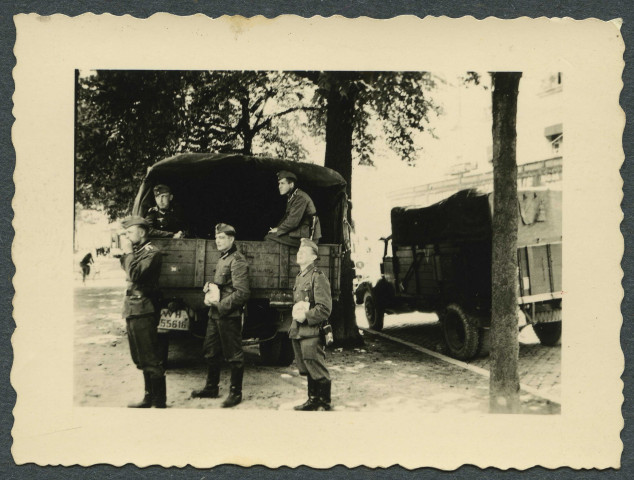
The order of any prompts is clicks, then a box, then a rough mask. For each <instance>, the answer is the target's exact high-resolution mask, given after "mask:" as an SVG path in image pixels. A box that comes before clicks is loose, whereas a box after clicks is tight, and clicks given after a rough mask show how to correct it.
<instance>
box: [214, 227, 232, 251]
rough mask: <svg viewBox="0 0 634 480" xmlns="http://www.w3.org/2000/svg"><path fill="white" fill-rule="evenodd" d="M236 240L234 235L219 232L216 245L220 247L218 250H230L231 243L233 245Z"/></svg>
mask: <svg viewBox="0 0 634 480" xmlns="http://www.w3.org/2000/svg"><path fill="white" fill-rule="evenodd" d="M234 240H235V238H234V237H232V236H231V235H227V234H226V233H224V232H221V233H217V234H216V247H218V250H220V251H221V252H222V251H225V250H229V249H230V248H231V245H233V241H234Z"/></svg>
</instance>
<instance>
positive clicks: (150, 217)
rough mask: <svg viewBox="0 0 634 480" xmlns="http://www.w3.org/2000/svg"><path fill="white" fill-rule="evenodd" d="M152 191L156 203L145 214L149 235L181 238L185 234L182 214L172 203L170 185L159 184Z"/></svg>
mask: <svg viewBox="0 0 634 480" xmlns="http://www.w3.org/2000/svg"><path fill="white" fill-rule="evenodd" d="M153 191H154V201H155V202H156V205H155V206H154V207H152V208H150V209H149V210H148V212H147V214H146V216H145V219H146V220H147V221H148V222H149V224H150V237H151V238H183V237H185V236H187V234H186V228H185V221H184V220H183V214H182V212H181V211H180V210H178V209H177V208H175V207H174V205H173V204H172V200H174V195H172V191H171V189H170V187H168V186H167V185H163V184H159V185H156V186H155V187H154V189H153Z"/></svg>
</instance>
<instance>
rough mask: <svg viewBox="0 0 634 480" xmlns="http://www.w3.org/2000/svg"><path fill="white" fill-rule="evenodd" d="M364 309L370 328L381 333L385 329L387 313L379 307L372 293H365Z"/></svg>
mask: <svg viewBox="0 0 634 480" xmlns="http://www.w3.org/2000/svg"><path fill="white" fill-rule="evenodd" d="M363 307H364V309H365V318H366V319H367V321H368V326H369V327H370V328H371V329H372V330H376V331H381V329H383V317H384V316H385V312H384V311H383V309H382V308H380V307H378V306H377V304H376V300H375V299H374V297H373V296H372V293H370V292H365V296H364V297H363Z"/></svg>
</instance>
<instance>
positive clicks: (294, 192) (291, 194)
mask: <svg viewBox="0 0 634 480" xmlns="http://www.w3.org/2000/svg"><path fill="white" fill-rule="evenodd" d="M298 190H299V188H297V187H295V188H294V189H293V191H292V192H291V193H289V194H287V195H288V199H289V201H290V199H291V198H293V197H294V196H295V194H296V193H297V191H298Z"/></svg>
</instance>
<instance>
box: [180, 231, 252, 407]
mask: <svg viewBox="0 0 634 480" xmlns="http://www.w3.org/2000/svg"><path fill="white" fill-rule="evenodd" d="M215 232H216V245H217V247H218V250H219V251H220V259H219V260H218V263H217V264H216V271H215V273H214V281H213V284H215V285H216V286H217V288H218V298H216V299H212V300H211V306H210V308H209V323H208V324H207V332H206V335H205V341H204V343H203V354H204V356H205V359H206V360H207V366H208V370H207V381H206V383H205V386H204V387H203V389H202V390H194V391H193V392H192V397H194V398H217V397H218V396H219V393H220V392H219V388H218V383H219V381H220V367H221V365H222V358H223V356H224V358H225V359H226V360H227V361H228V362H229V365H230V366H231V387H230V389H229V395H228V396H227V398H226V399H225V400H224V401H223V402H222V404H221V406H222V407H223V408H227V407H233V406H235V405H237V404H239V403H240V402H241V401H242V377H243V375H244V353H243V351H242V310H243V307H244V306H245V304H246V303H247V300H248V299H249V296H250V293H251V292H250V289H249V267H248V264H247V260H246V258H244V255H242V254H241V253H240V252H238V250H237V248H236V246H235V245H234V242H235V236H236V231H235V229H234V228H233V227H232V226H231V225H227V224H226V223H219V224H218V225H216V229H215ZM213 284H209V283H208V284H206V285H205V289H204V291H208V290H209V289H210V288H214V287H213Z"/></svg>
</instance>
